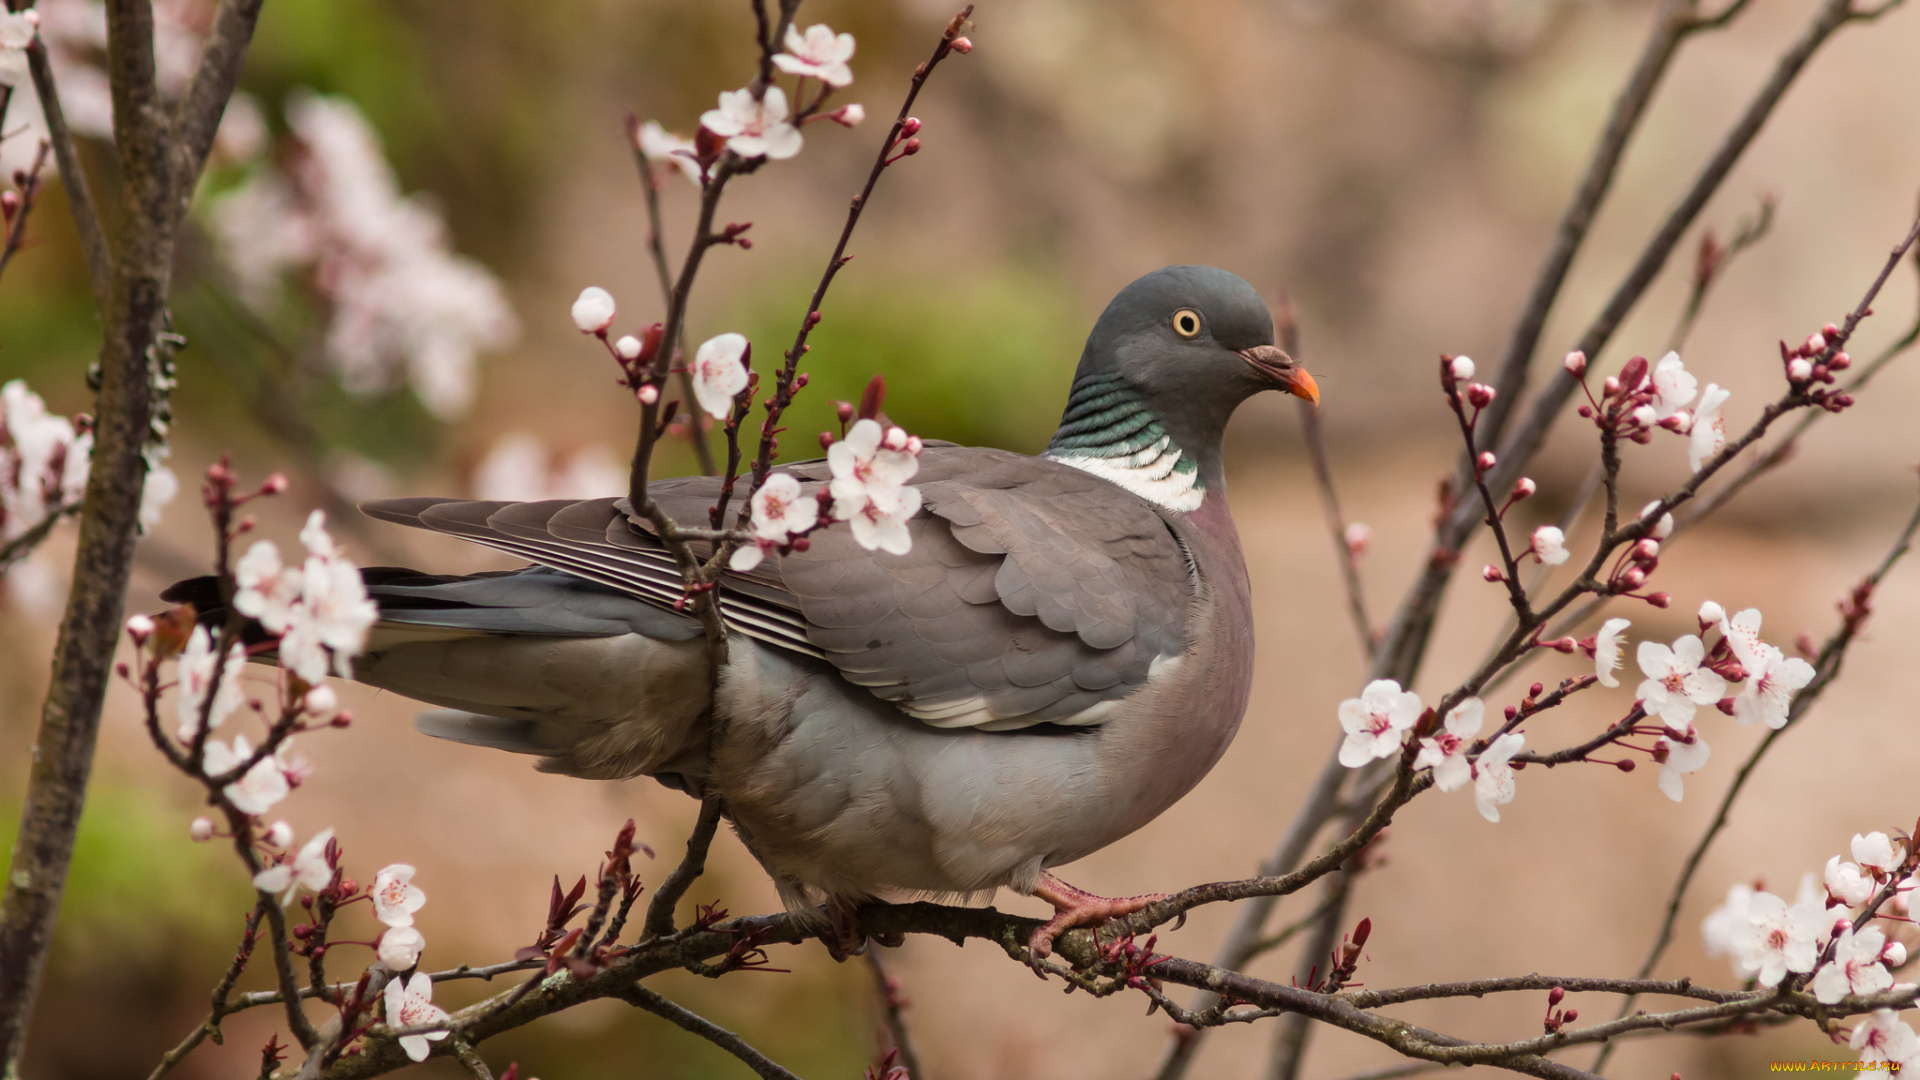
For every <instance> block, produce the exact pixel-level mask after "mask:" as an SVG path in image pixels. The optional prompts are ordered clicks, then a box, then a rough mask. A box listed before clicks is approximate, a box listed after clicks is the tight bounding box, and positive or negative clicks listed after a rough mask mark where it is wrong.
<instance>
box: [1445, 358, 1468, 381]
mask: <svg viewBox="0 0 1920 1080" xmlns="http://www.w3.org/2000/svg"><path fill="white" fill-rule="evenodd" d="M1447 370H1448V371H1449V372H1451V373H1452V374H1453V378H1454V380H1455V381H1456V382H1471V381H1472V380H1473V370H1474V368H1473V358H1472V357H1468V356H1456V357H1454V358H1453V359H1452V360H1449V361H1447Z"/></svg>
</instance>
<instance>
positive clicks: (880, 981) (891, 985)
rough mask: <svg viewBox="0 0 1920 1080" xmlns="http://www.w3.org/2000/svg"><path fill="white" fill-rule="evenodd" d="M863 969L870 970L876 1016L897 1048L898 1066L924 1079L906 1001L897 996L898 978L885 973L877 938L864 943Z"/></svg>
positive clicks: (914, 1077) (909, 1079) (913, 1077)
mask: <svg viewBox="0 0 1920 1080" xmlns="http://www.w3.org/2000/svg"><path fill="white" fill-rule="evenodd" d="M867 969H868V970H869V971H871V972H873V985H874V992H875V993H877V994H878V995H879V997H880V1017H881V1020H882V1022H884V1023H885V1024H886V1026H887V1038H889V1039H891V1040H892V1041H893V1048H894V1049H895V1050H898V1051H899V1052H900V1066H901V1068H904V1069H906V1070H907V1080H927V1074H926V1072H925V1071H923V1070H922V1069H921V1067H920V1054H919V1051H917V1050H915V1049H914V1045H913V1032H912V1031H911V1030H909V1029H908V1028H907V1016H906V1012H907V1002H906V1000H905V999H904V998H902V997H901V996H900V983H899V980H897V979H895V978H893V977H892V976H890V975H888V974H887V965H886V961H884V960H882V959H880V945H879V944H878V943H877V942H869V943H868V944H867Z"/></svg>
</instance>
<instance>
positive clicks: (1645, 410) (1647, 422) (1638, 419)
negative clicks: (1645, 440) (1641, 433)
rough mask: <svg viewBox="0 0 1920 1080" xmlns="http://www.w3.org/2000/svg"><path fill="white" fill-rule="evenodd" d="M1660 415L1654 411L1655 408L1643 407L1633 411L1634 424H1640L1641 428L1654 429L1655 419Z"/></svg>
mask: <svg viewBox="0 0 1920 1080" xmlns="http://www.w3.org/2000/svg"><path fill="white" fill-rule="evenodd" d="M1659 415H1660V414H1659V413H1657V412H1655V411H1653V406H1651V405H1641V406H1638V407H1636V408H1635V409H1634V410H1633V422H1634V423H1636V424H1639V425H1640V426H1641V427H1652V426H1653V423H1654V421H1655V419H1656V418H1657V417H1658V416H1659Z"/></svg>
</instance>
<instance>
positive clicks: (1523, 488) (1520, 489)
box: [1513, 476, 1540, 502]
mask: <svg viewBox="0 0 1920 1080" xmlns="http://www.w3.org/2000/svg"><path fill="white" fill-rule="evenodd" d="M1538 490H1540V489H1539V488H1538V487H1536V486H1535V485H1534V482H1533V478H1532V477H1529V476H1523V477H1521V478H1520V479H1518V480H1516V481H1514V484H1513V498H1514V501H1515V502H1518V501H1520V500H1521V499H1527V498H1532V497H1533V493H1534V492H1536V491H1538Z"/></svg>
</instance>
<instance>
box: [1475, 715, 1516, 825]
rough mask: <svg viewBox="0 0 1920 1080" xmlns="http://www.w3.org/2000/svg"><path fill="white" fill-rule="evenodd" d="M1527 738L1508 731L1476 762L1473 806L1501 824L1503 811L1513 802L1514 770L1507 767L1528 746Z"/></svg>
mask: <svg viewBox="0 0 1920 1080" xmlns="http://www.w3.org/2000/svg"><path fill="white" fill-rule="evenodd" d="M1526 741H1527V740H1526V736H1524V735H1521V734H1520V733H1519V732H1517V731H1509V732H1507V733H1506V734H1505V735H1502V736H1500V737H1499V738H1497V739H1495V740H1493V743H1492V744H1491V745H1489V746H1488V747H1487V748H1486V749H1485V750H1483V751H1481V752H1480V756H1479V757H1478V758H1476V759H1474V762H1473V773H1474V776H1473V803H1474V805H1475V806H1477V807H1479V809H1480V816H1481V817H1483V818H1486V819H1487V820H1488V821H1494V822H1497V821H1499V820H1500V808H1501V807H1502V806H1505V805H1507V804H1508V803H1510V802H1512V801H1513V793H1514V775H1513V766H1512V765H1509V764H1507V763H1508V762H1509V761H1511V760H1512V759H1513V755H1515V754H1517V753H1519V752H1520V748H1521V747H1522V746H1524V745H1526Z"/></svg>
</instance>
